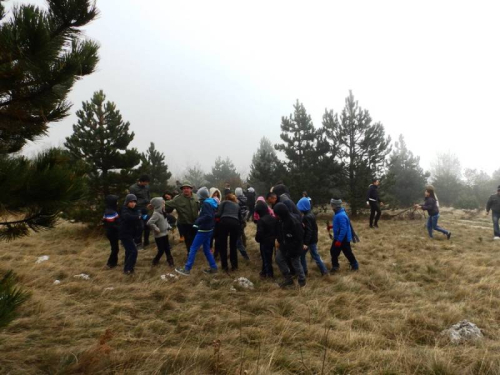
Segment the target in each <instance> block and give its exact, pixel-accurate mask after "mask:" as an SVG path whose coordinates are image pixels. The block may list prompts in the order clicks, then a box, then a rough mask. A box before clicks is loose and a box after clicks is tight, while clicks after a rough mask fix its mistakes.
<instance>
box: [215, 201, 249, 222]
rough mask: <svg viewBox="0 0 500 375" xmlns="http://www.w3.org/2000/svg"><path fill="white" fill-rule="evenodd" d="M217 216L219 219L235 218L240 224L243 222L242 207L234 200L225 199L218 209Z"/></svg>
mask: <svg viewBox="0 0 500 375" xmlns="http://www.w3.org/2000/svg"><path fill="white" fill-rule="evenodd" d="M216 217H217V218H219V219H221V220H222V219H234V220H237V221H238V222H239V223H240V224H241V223H242V222H243V216H242V215H241V208H240V206H239V204H238V203H235V202H233V201H223V202H222V203H221V204H220V206H219V209H218V211H217V214H216Z"/></svg>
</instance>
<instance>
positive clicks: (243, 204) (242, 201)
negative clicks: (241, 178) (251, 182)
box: [236, 188, 248, 217]
mask: <svg viewBox="0 0 500 375" xmlns="http://www.w3.org/2000/svg"><path fill="white" fill-rule="evenodd" d="M236 198H237V199H238V204H239V205H240V209H241V216H242V217H247V215H248V204H247V197H245V196H244V195H243V189H241V188H236Z"/></svg>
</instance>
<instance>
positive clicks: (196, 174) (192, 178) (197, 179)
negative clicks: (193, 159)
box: [183, 164, 208, 187]
mask: <svg viewBox="0 0 500 375" xmlns="http://www.w3.org/2000/svg"><path fill="white" fill-rule="evenodd" d="M183 179H184V180H187V181H189V182H190V183H192V184H193V185H194V186H196V187H202V186H205V185H207V184H208V181H207V180H206V179H205V172H204V171H203V169H201V166H200V165H199V164H195V165H193V166H191V167H188V168H187V170H186V173H184V177H183Z"/></svg>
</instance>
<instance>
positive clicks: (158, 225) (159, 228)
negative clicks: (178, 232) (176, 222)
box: [147, 198, 171, 238]
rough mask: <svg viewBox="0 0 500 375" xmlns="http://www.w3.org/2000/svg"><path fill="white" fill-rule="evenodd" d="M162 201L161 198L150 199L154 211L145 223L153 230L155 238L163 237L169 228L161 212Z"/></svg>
mask: <svg viewBox="0 0 500 375" xmlns="http://www.w3.org/2000/svg"><path fill="white" fill-rule="evenodd" d="M163 203H164V200H163V198H153V199H152V200H151V205H152V206H153V207H154V212H153V215H152V216H151V219H149V220H148V224H147V225H148V226H149V227H150V228H151V229H152V230H153V231H154V235H155V238H160V237H165V236H166V235H168V230H169V229H170V228H171V227H170V225H169V224H168V220H167V219H166V218H165V215H164V213H163Z"/></svg>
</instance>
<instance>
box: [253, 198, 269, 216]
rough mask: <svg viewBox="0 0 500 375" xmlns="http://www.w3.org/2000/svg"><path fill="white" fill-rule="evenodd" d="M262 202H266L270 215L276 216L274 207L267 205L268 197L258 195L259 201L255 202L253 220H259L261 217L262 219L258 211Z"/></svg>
mask: <svg viewBox="0 0 500 375" xmlns="http://www.w3.org/2000/svg"><path fill="white" fill-rule="evenodd" d="M260 204H264V205H265V206H266V207H267V212H268V213H269V215H271V216H272V217H274V211H273V209H272V208H271V207H269V206H268V205H267V202H266V199H265V198H264V197H262V196H261V197H258V198H257V201H256V202H255V212H254V213H253V221H254V222H258V221H259V219H260V215H259V214H258V212H257V207H258V206H259V205H260Z"/></svg>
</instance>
